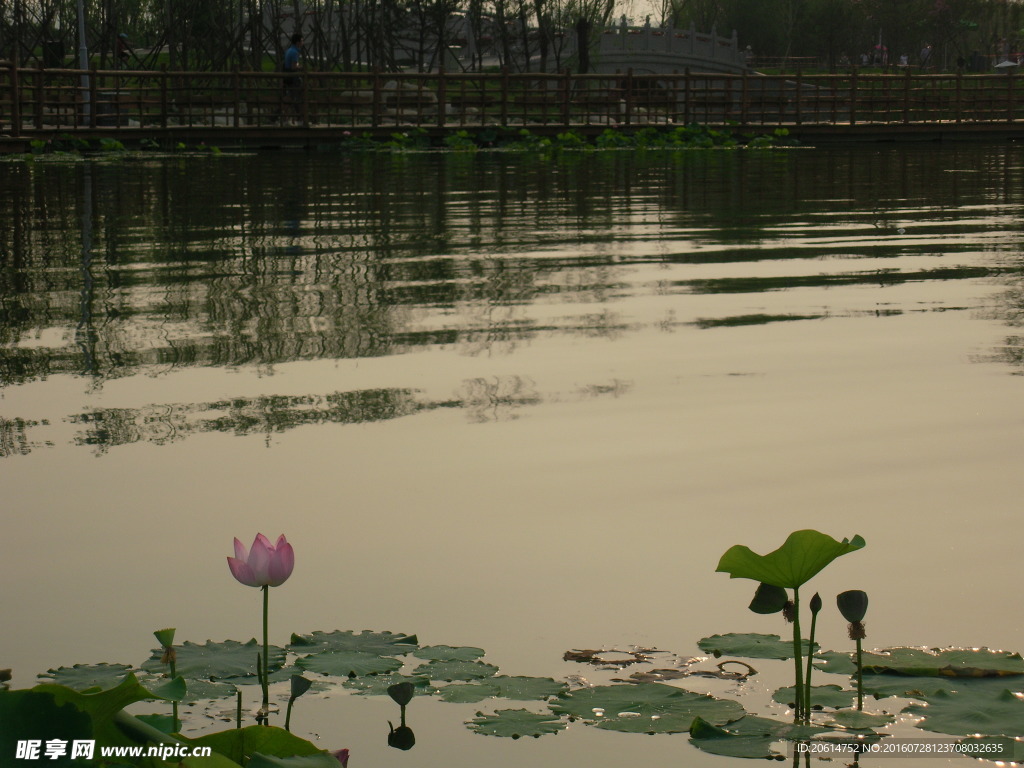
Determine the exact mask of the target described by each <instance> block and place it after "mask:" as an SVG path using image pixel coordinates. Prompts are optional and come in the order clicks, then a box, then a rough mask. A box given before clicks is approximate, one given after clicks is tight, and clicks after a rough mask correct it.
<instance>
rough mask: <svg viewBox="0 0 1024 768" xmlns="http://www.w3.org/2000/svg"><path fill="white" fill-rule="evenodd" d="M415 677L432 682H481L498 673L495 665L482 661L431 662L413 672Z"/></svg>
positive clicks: (421, 665)
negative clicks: (421, 677)
mask: <svg viewBox="0 0 1024 768" xmlns="http://www.w3.org/2000/svg"><path fill="white" fill-rule="evenodd" d="M412 673H413V674H414V675H422V676H424V677H429V678H430V679H431V680H444V681H446V682H449V683H450V682H452V681H453V680H480V679H482V678H485V677H491V676H492V675H495V674H497V673H498V668H497V667H496V666H494V665H493V664H484V663H483V662H482V661H429V662H427V663H426V664H420V665H419V666H418V667H416V669H414V670H413V671H412Z"/></svg>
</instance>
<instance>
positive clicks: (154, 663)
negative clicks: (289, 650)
mask: <svg viewBox="0 0 1024 768" xmlns="http://www.w3.org/2000/svg"><path fill="white" fill-rule="evenodd" d="M174 650H175V652H176V654H177V664H176V671H177V673H178V674H179V675H181V676H182V677H184V678H185V679H192V678H196V679H201V680H231V681H232V682H236V683H241V682H245V678H253V679H254V680H255V678H256V656H257V654H260V653H261V652H262V650H263V647H262V645H261V644H259V643H257V642H256V640H255V639H253V640H250V641H249V642H247V643H240V642H238V641H237V640H225V641H223V642H220V643H215V642H213V641H212V640H207V641H206V643H204V644H203V645H199V644H197V643H192V642H189V641H188V640H186V641H185V642H184V643H182V644H181V645H176V646H174ZM162 656H163V649H162V648H161V649H158V650H155V651H154V652H153V655H152V656H150V657H149V659H147V660H146V661H145V662H144V663H143V665H142V668H143V669H144V670H146V671H147V672H155V673H161V672H163V671H164V670H165V669H166V667H167V665H166V664H164V663H162V662H161V661H160V659H161V657H162ZM284 663H285V650H284V648H278V647H276V646H271V647H270V658H269V659H268V667H269V669H270V671H271V672H276V671H277V670H279V669H281V668H282V667H283V666H284Z"/></svg>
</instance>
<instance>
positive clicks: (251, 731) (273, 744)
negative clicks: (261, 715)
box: [190, 725, 337, 765]
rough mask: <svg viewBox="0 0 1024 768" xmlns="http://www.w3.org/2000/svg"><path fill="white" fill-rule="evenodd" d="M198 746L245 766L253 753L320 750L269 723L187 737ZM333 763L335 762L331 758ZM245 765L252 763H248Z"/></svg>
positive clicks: (281, 754) (284, 754) (277, 754)
mask: <svg viewBox="0 0 1024 768" xmlns="http://www.w3.org/2000/svg"><path fill="white" fill-rule="evenodd" d="M190 741H191V743H192V744H193V745H195V746H199V747H211V748H212V749H213V751H214V752H217V753H219V754H221V755H225V756H226V757H228V758H230V759H231V760H234V761H235V762H236V763H238V764H240V765H245V764H246V762H247V761H249V760H250V758H252V757H253V756H254V755H256V754H257V753H258V754H262V755H265V756H268V755H269V756H273V757H292V756H295V755H298V756H305V755H318V754H324V752H323V751H322V750H321V749H320V748H319V747H317V746H316V745H315V744H312V743H311V742H309V741H306V740H305V739H301V738H299V737H298V736H295V735H294V734H291V733H289V732H288V731H286V730H284V729H283V728H277V727H276V726H271V725H250V726H249V727H247V728H229V729H228V730H226V731H218V732H217V733H210V734H206V735H204V736H199V737H197V738H194V739H191V740H190ZM335 762H337V761H335ZM249 765H252V763H251V762H250V763H249Z"/></svg>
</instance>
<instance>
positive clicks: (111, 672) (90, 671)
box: [39, 663, 132, 691]
mask: <svg viewBox="0 0 1024 768" xmlns="http://www.w3.org/2000/svg"><path fill="white" fill-rule="evenodd" d="M131 671H132V668H131V667H130V666H128V665H127V664H106V663H102V664H75V665H74V666H71V667H57V669H48V670H46V672H44V673H43V674H41V675H39V677H40V678H41V679H43V680H45V681H46V682H48V683H57V684H58V685H66V686H67V687H68V688H74V689H75V690H76V691H84V690H87V689H89V688H99V689H101V690H107V689H108V688H113V687H114V686H116V685H118V684H119V683H120V682H121V681H122V680H124V679H125V678H126V677H128V673H129V672H131Z"/></svg>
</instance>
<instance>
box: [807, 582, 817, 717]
mask: <svg viewBox="0 0 1024 768" xmlns="http://www.w3.org/2000/svg"><path fill="white" fill-rule="evenodd" d="M808 605H809V607H810V609H811V634H810V637H809V643H810V644H809V645H808V646H807V675H806V677H805V693H804V712H805V713H806V714H807V718H808V720H810V717H811V670H812V669H813V668H814V665H813V661H814V630H815V628H816V627H817V624H818V612H819V611H820V610H821V597H820V596H819V595H818V593H817V592H815V593H814V597H812V598H811V600H810V603H809V604H808Z"/></svg>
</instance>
